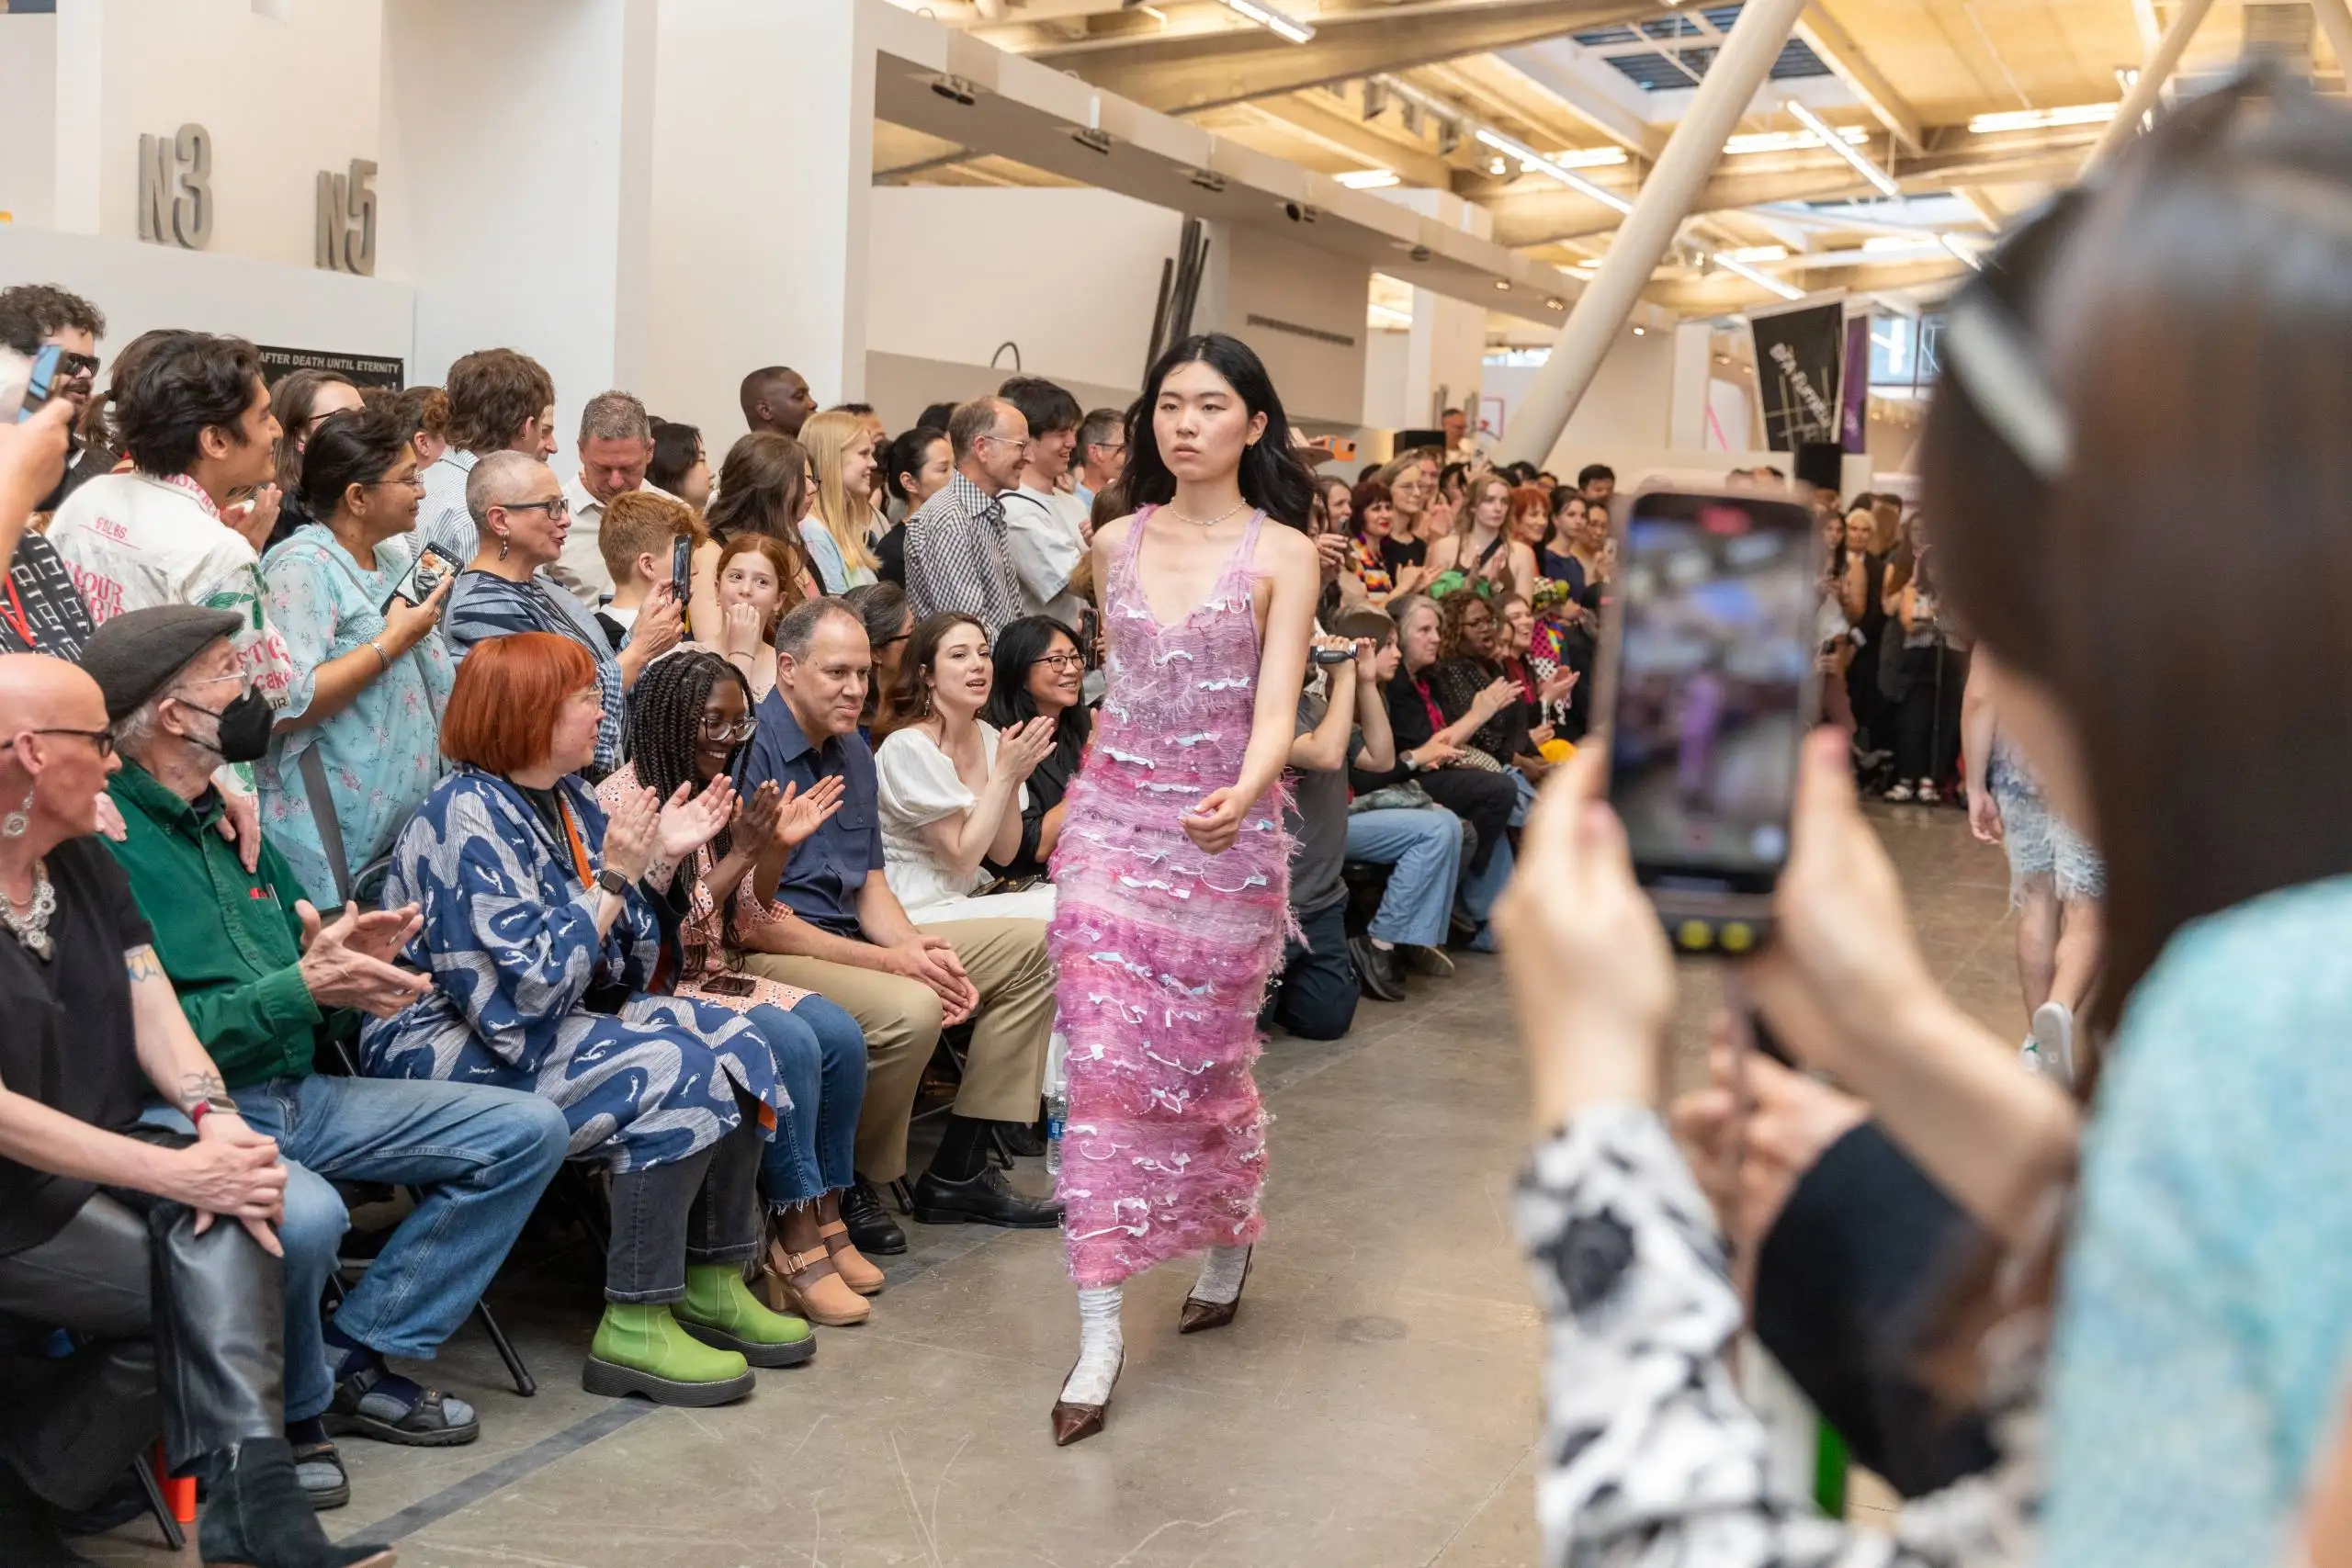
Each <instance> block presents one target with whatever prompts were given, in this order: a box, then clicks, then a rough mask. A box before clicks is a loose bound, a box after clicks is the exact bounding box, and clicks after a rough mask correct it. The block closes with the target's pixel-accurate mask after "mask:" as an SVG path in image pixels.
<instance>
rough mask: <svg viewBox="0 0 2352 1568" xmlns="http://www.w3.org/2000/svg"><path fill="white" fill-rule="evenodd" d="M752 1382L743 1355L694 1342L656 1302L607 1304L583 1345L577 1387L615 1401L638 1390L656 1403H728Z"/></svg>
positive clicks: (732, 1401) (749, 1370) (666, 1309)
mask: <svg viewBox="0 0 2352 1568" xmlns="http://www.w3.org/2000/svg"><path fill="white" fill-rule="evenodd" d="M755 1381H756V1380H754V1379H753V1378H752V1369H751V1368H750V1367H749V1366H747V1365H746V1364H745V1363H744V1360H743V1358H742V1357H741V1356H739V1355H736V1354H734V1353H733V1352H731V1351H729V1350H723V1349H713V1348H711V1347H709V1346H708V1345H705V1344H702V1343H699V1342H698V1341H696V1340H695V1338H694V1337H691V1336H689V1335H688V1334H687V1333H686V1331H685V1329H684V1327H683V1326H681V1325H679V1323H678V1320H677V1319H676V1318H675V1317H673V1316H672V1315H671V1313H670V1309H669V1308H668V1307H667V1306H664V1305H662V1304H661V1303H644V1302H606V1303H605V1320H604V1321H603V1322H602V1323H599V1324H598V1325H596V1337H595V1339H594V1341H593V1342H592V1343H591V1344H590V1345H589V1347H588V1364H587V1365H586V1366H585V1367H584V1368H582V1370H581V1373H580V1386H581V1387H582V1388H584V1389H586V1390H587V1391H588V1392H589V1393H601V1394H605V1395H607V1396H609V1397H611V1398H615V1399H617V1398H619V1397H621V1396H622V1395H623V1394H630V1393H641V1394H643V1395H644V1396H645V1397H646V1398H648V1399H650V1400H651V1401H653V1403H654V1404H687V1405H695V1406H702V1405H708V1404H733V1403H734V1402H735V1401H736V1400H739V1399H741V1398H742V1397H743V1396H744V1395H745V1394H747V1393H751V1392H752V1386H753V1384H754V1382H755Z"/></svg>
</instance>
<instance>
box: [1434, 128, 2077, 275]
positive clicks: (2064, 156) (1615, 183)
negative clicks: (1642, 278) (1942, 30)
mask: <svg viewBox="0 0 2352 1568" xmlns="http://www.w3.org/2000/svg"><path fill="white" fill-rule="evenodd" d="M2099 129H2100V128H2099V127H2098V126H2089V127H2084V126H2061V127H2055V128H2052V130H2050V131H2049V132H2047V133H2042V134H2036V135H2018V134H2007V135H1999V136H1972V135H1970V134H1969V133H1968V132H1966V131H1965V130H1960V128H1958V127H1948V128H1945V129H1944V130H1942V131H1941V132H1938V133H1931V134H1930V135H1929V136H1928V142H1929V145H1930V146H1934V147H1936V148H1937V150H1936V151H1934V152H1928V153H1927V154H1925V155H1923V156H1921V157H1919V158H1916V159H1914V160H1912V161H1911V162H1909V163H1907V164H1904V166H1903V168H1902V170H1901V172H1900V173H1899V174H1898V175H1896V183H1897V184H1899V185H1901V186H1903V189H1904V191H1905V194H1906V195H1912V196H1921V195H1928V194H1932V193H1937V192H1941V191H1944V190H1947V189H1949V188H1950V187H1951V186H1952V185H1954V184H1955V183H1965V184H1971V185H1975V184H1999V183H2003V182H2028V181H2041V180H2058V181H2064V180H2068V179H2071V178H2072V177H2073V175H2074V173H2075V169H2076V168H2077V167H2078V166H2079V164H2080V162H2081V159H2082V149H2083V148H2084V146H2085V145H2086V144H2087V143H2088V142H2090V141H2093V140H2095V139H2096V137H2097V133H2098V130H2099ZM1585 173H1586V174H1587V175H1588V176H1589V177H1590V178H1591V179H1592V180H1593V181H1594V182H1595V183H1596V184H1600V185H1607V186H1612V187H1614V188H1618V189H1621V190H1624V189H1628V188H1629V187H1628V186H1625V185H1623V184H1622V183H1621V181H1623V176H1624V171H1623V170H1622V169H1589V170H1587V171H1585ZM1464 194H1467V195H1474V196H1475V197H1476V199H1477V200H1478V201H1479V202H1480V203H1481V204H1482V205H1484V206H1486V207H1487V209H1490V210H1491V211H1492V212H1493V213H1494V215H1495V227H1494V238H1495V243H1497V244H1501V245H1510V246H1511V247H1513V248H1514V249H1523V248H1525V247H1527V246H1530V245H1542V244H1548V243H1553V242H1555V241H1560V240H1569V239H1575V238H1577V237H1578V236H1580V235H1585V234H1597V233H1606V232H1607V231H1610V230H1611V229H1614V228H1615V227H1616V226H1617V222H1618V214H1616V213H1614V212H1612V211H1611V210H1610V209H1608V208H1606V207H1604V206H1602V205H1601V204H1600V203H1599V202H1597V201H1594V200H1593V199H1592V198H1590V197H1585V196H1579V195H1577V193H1576V192H1575V191H1572V190H1567V189H1565V188H1563V187H1561V186H1555V185H1552V184H1550V183H1548V182H1540V181H1536V180H1532V179H1522V180H1519V181H1516V182H1514V184H1513V185H1512V186H1510V188H1509V189H1505V190H1485V191H1464ZM1875 194H1876V191H1875V187H1873V186H1871V184H1870V182H1869V181H1867V180H1865V179H1863V178H1862V176H1861V175H1859V174H1857V173H1855V172H1854V170H1853V169H1852V168H1851V167H1850V166H1849V165H1848V164H1845V163H1844V162H1843V161H1842V160H1840V159H1838V158H1835V157H1833V156H1830V155H1829V154H1827V153H1821V152H1815V153H1807V154H1804V155H1802V156H1800V157H1795V158H1783V157H1779V156H1770V157H1766V156H1760V155H1759V156H1756V157H1754V158H1727V159H1725V160H1724V163H1723V164H1721V165H1720V166H1719V167H1718V168H1717V169H1716V171H1715V174H1714V176H1713V178H1712V179H1710V180H1709V181H1708V182H1707V184H1706V186H1705V187H1704V188H1703V189H1702V190H1701V191H1700V193H1699V196H1698V198H1697V199H1696V200H1695V201H1693V202H1692V203H1691V211H1693V212H1718V211H1721V210H1723V209H1725V208H1731V207H1761V206H1763V205H1765V204H1767V203H1770V202H1775V201H1831V200H1835V199H1837V198H1838V197H1869V196H1873V195H1875Z"/></svg>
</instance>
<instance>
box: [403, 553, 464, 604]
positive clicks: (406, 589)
mask: <svg viewBox="0 0 2352 1568" xmlns="http://www.w3.org/2000/svg"><path fill="white" fill-rule="evenodd" d="M457 570H458V563H457V562H456V561H453V560H451V559H450V558H448V557H447V556H446V555H443V554H442V553H441V551H440V550H439V549H437V548H436V547H434V546H432V545H425V546H424V547H421V548H419V549H418V550H417V552H416V559H415V560H414V561H413V562H412V563H411V564H410V566H409V569H408V572H407V575H405V576H403V577H402V578H401V581H400V586H398V587H397V588H394V589H393V590H392V598H393V599H405V600H407V601H408V602H409V603H410V604H424V602H425V601H426V600H427V599H430V598H432V597H433V591H434V590H435V588H438V587H440V586H441V582H442V580H443V579H444V578H447V577H449V576H452V575H454V574H455V573H456V571H457ZM390 603H391V600H389V599H388V600H386V601H385V604H387V605H389V604H390Z"/></svg>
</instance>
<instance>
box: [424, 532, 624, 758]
mask: <svg viewBox="0 0 2352 1568" xmlns="http://www.w3.org/2000/svg"><path fill="white" fill-rule="evenodd" d="M516 632H553V633H555V634H556V636H558V637H570V638H571V640H572V641H574V642H576V643H578V644H579V645H580V646H581V647H582V648H584V649H587V650H588V652H589V655H590V656H591V657H592V658H594V660H596V684H597V686H598V687H599V688H601V689H602V691H603V693H604V698H605V713H604V716H603V717H602V718H600V719H598V720H597V721H596V776H597V777H599V778H602V777H603V776H604V775H605V774H606V773H611V772H612V771H613V770H614V769H615V768H616V767H619V766H620V762H621V725H622V720H623V716H624V714H625V712H626V709H625V707H624V706H623V703H624V698H623V695H622V689H621V666H620V660H618V659H616V658H615V657H614V655H613V645H612V643H611V641H610V640H609V639H607V638H606V637H605V632H604V628H603V627H601V626H598V625H597V624H596V622H595V620H594V617H593V616H591V615H590V614H589V613H588V612H587V611H586V610H583V609H582V608H581V607H580V601H579V600H577V599H574V598H573V597H572V596H571V594H569V593H567V592H564V591H563V590H562V589H561V588H559V587H557V586H556V584H555V581H554V580H553V579H552V578H550V577H548V575H547V574H546V573H545V572H544V571H542V572H538V573H535V574H534V575H533V576H532V577H531V578H530V580H529V581H524V582H509V581H506V579H504V578H503V577H498V576H495V575H493V574H492V573H490V572H487V571H481V570H469V571H461V572H459V573H458V581H456V582H455V583H453V584H452V585H451V586H450V589H449V601H448V606H447V610H446V611H445V612H444V614H443V615H442V618H441V637H442V640H443V641H445V642H447V644H448V645H449V653H450V655H451V657H453V658H456V659H458V660H463V659H464V658H465V656H466V655H467V653H468V652H469V651H470V650H471V649H472V648H473V646H474V644H476V643H478V642H487V641H489V640H490V639H491V638H492V637H511V636H513V635H514V634H515V633H516Z"/></svg>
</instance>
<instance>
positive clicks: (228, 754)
mask: <svg viewBox="0 0 2352 1568" xmlns="http://www.w3.org/2000/svg"><path fill="white" fill-rule="evenodd" d="M182 706H184V707H190V708H195V709H196V711H197V712H198V713H200V714H206V715H209V716H210V717H211V718H212V720H213V729H214V734H215V736H216V739H214V741H213V743H212V749H213V750H216V751H218V752H220V760H221V761H224V762H255V761H260V760H261V759H262V758H264V757H266V756H267V755H269V729H270V726H271V725H272V724H274V723H275V722H277V710H276V709H274V708H272V707H271V706H270V705H269V699H268V698H267V697H265V696H263V695H262V694H260V693H259V692H256V691H253V690H250V689H248V690H247V691H246V692H245V694H243V696H241V697H239V698H238V699H237V700H236V701H235V702H232V703H231V704H230V705H228V706H227V707H224V708H220V709H213V708H208V707H198V705H196V704H194V703H190V702H185V701H184V702H183V703H182Z"/></svg>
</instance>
